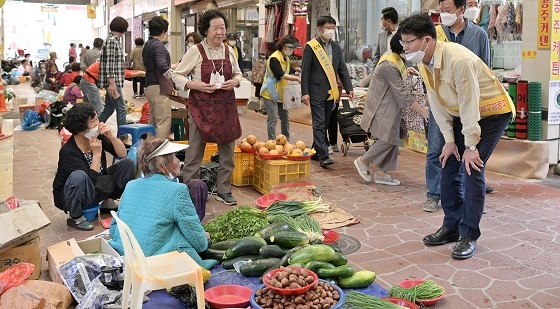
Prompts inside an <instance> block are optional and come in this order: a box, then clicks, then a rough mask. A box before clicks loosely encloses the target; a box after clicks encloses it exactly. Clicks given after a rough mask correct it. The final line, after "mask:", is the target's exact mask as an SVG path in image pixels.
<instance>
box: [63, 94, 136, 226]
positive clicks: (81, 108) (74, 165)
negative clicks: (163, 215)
mask: <svg viewBox="0 0 560 309" xmlns="http://www.w3.org/2000/svg"><path fill="white" fill-rule="evenodd" d="M63 125H64V127H65V128H66V130H68V131H70V133H72V136H71V137H70V139H68V141H67V142H66V144H64V146H62V148H61V149H60V152H59V156H58V169H57V171H56V175H55V178H54V181H53V194H54V204H55V206H56V207H57V208H59V209H61V210H64V212H66V213H68V214H69V218H68V219H67V220H66V223H67V224H68V226H70V227H73V228H75V229H78V230H83V231H88V230H93V224H92V223H91V222H90V221H88V220H87V219H86V218H84V216H83V210H84V209H88V208H90V207H94V206H96V205H97V204H98V203H100V202H101V201H104V200H105V201H106V202H104V204H105V205H107V207H106V208H109V209H114V208H115V207H116V204H114V202H113V199H118V198H120V196H121V194H122V193H123V191H124V188H125V186H126V184H127V183H128V182H129V181H130V180H132V179H134V177H135V175H136V165H135V164H134V162H133V161H132V159H130V158H125V157H126V148H125V146H124V144H123V143H122V141H121V140H120V139H119V138H117V137H116V135H115V134H113V132H112V131H111V129H110V128H109V126H107V125H106V124H104V123H103V122H99V118H98V117H97V113H96V112H95V107H93V105H91V104H90V103H81V104H76V105H75V106H74V107H72V108H71V109H70V110H69V111H68V114H67V115H66V118H65V119H64V120H63ZM106 151H107V152H109V153H110V154H111V155H112V156H113V157H120V158H123V159H121V160H119V161H118V162H117V163H116V164H113V165H112V166H110V167H107V159H106V157H105V152H106ZM108 204H112V205H108ZM102 206H104V205H102Z"/></svg>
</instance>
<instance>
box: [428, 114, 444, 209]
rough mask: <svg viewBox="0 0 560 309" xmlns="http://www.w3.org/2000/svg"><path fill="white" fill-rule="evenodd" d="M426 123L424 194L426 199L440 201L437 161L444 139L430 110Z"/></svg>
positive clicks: (438, 162) (438, 163)
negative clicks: (426, 190) (426, 191)
mask: <svg viewBox="0 0 560 309" xmlns="http://www.w3.org/2000/svg"><path fill="white" fill-rule="evenodd" d="M428 121H429V122H428V136H426V138H427V139H428V153H427V154H426V186H427V187H428V193H426V197H428V198H431V197H433V198H437V199H440V194H441V188H440V182H441V162H440V161H439V156H440V155H441V150H442V149H443V145H445V139H444V138H443V134H442V133H441V131H440V130H439V126H438V124H437V122H436V120H435V119H434V115H433V114H432V111H431V110H430V119H429V120H428Z"/></svg>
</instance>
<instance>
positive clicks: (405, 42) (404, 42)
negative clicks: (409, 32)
mask: <svg viewBox="0 0 560 309" xmlns="http://www.w3.org/2000/svg"><path fill="white" fill-rule="evenodd" d="M420 38H421V37H417V38H416V39H414V40H409V41H403V40H399V43H401V45H402V46H405V45H410V44H412V42H414V41H416V40H418V39H420Z"/></svg>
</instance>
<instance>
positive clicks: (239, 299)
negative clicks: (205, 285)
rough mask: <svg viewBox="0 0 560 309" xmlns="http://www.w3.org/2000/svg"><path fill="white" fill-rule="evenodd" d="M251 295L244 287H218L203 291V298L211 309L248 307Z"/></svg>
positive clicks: (248, 289) (250, 291) (251, 291)
mask: <svg viewBox="0 0 560 309" xmlns="http://www.w3.org/2000/svg"><path fill="white" fill-rule="evenodd" d="M251 293H253V290H251V289H250V288H248V287H245V286H241V285H219V286H215V287H213V288H209V289H208V290H206V291H204V298H205V299H206V301H207V302H208V303H209V304H210V306H211V307H212V308H241V307H247V306H248V305H249V301H250V300H251Z"/></svg>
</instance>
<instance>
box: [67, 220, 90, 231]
mask: <svg viewBox="0 0 560 309" xmlns="http://www.w3.org/2000/svg"><path fill="white" fill-rule="evenodd" d="M66 224H67V225H68V226H70V227H73V228H75V229H77V230H80V231H91V230H93V224H92V223H91V222H89V221H88V220H86V219H85V218H83V217H82V218H78V219H74V218H68V219H66Z"/></svg>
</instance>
